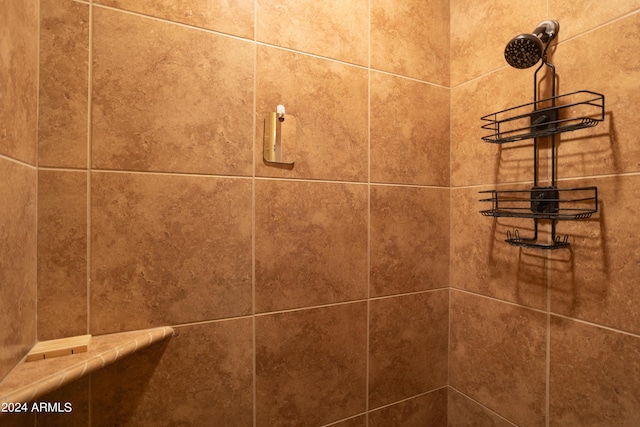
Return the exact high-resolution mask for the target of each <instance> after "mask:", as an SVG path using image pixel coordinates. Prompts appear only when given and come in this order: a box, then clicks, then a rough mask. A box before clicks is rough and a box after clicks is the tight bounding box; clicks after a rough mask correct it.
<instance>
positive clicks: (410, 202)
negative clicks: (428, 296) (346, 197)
mask: <svg viewBox="0 0 640 427" xmlns="http://www.w3.org/2000/svg"><path fill="white" fill-rule="evenodd" d="M448 200H449V190H447V189H432V188H419V187H400V186H382V185H375V186H372V187H371V227H370V229H371V236H370V238H371V240H370V242H371V243H370V244H371V277H370V283H371V296H382V295H392V294H397V293H404V292H415V291H420V290H426V289H434V288H443V287H446V286H447V285H448V284H449V261H448V258H449V251H448V247H449V209H448V203H449V202H448Z"/></svg>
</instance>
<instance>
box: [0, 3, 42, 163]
mask: <svg viewBox="0 0 640 427" xmlns="http://www.w3.org/2000/svg"><path fill="white" fill-rule="evenodd" d="M0 82H2V86H1V87H0V154H5V155H7V156H10V157H14V158H17V159H19V160H22V161H24V162H27V163H30V164H35V163H36V145H37V141H36V138H37V136H36V135H37V129H38V120H37V110H38V98H37V96H38V1H37V0H4V1H3V2H2V5H0Z"/></svg>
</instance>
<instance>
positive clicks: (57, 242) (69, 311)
mask: <svg viewBox="0 0 640 427" xmlns="http://www.w3.org/2000/svg"><path fill="white" fill-rule="evenodd" d="M86 333H87V173H86V172H66V171H47V170H41V171H39V173H38V339H39V340H41V341H43V340H50V339H55V338H62V337H69V336H74V335H84V334H86Z"/></svg>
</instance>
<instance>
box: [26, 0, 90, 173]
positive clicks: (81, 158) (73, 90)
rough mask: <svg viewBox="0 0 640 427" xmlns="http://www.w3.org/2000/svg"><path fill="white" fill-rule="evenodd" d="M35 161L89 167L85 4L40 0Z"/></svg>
mask: <svg viewBox="0 0 640 427" xmlns="http://www.w3.org/2000/svg"><path fill="white" fill-rule="evenodd" d="M40 18H41V25H40V94H39V96H40V106H39V108H40V109H39V120H38V164H39V165H40V166H58V167H76V168H86V167H87V126H88V124H87V114H88V111H87V105H88V97H89V93H88V84H89V5H87V4H82V3H76V2H72V1H66V2H59V1H56V0H42V1H41V2H40Z"/></svg>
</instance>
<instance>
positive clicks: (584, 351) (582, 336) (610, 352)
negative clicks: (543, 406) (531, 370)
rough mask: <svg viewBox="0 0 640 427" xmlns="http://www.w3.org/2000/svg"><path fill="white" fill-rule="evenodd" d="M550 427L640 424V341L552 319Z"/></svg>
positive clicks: (612, 332)
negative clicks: (639, 408) (639, 409)
mask: <svg viewBox="0 0 640 427" xmlns="http://www.w3.org/2000/svg"><path fill="white" fill-rule="evenodd" d="M549 398H550V402H549V425H550V426H552V427H564V426H570V425H575V426H578V425H579V426H584V427H595V426H629V427H631V426H636V425H639V424H640V412H638V407H639V405H640V339H639V338H638V337H635V336H630V335H625V334H620V333H617V332H614V331H611V330H605V329H600V328H597V327H594V326H590V325H585V324H582V323H578V322H574V321H571V320H568V319H562V318H558V317H555V316H553V317H552V318H551V367H550V380H549Z"/></svg>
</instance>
